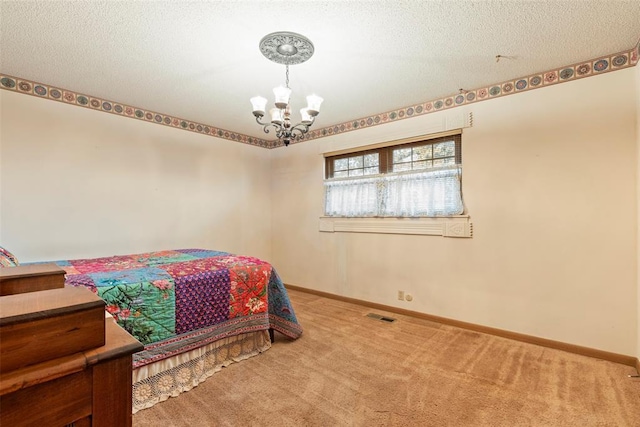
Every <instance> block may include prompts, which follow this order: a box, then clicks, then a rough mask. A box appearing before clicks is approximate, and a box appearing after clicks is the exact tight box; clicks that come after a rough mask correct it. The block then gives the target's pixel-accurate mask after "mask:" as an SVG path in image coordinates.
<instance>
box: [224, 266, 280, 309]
mask: <svg viewBox="0 0 640 427" xmlns="http://www.w3.org/2000/svg"><path fill="white" fill-rule="evenodd" d="M270 274H271V266H270V265H268V264H266V265H265V264H263V265H257V266H254V265H236V266H235V267H232V268H230V269H229V278H230V279H231V307H230V308H229V317H230V318H233V317H236V316H250V315H252V314H255V313H263V312H266V311H267V309H268V302H267V282H268V280H269V275H270Z"/></svg>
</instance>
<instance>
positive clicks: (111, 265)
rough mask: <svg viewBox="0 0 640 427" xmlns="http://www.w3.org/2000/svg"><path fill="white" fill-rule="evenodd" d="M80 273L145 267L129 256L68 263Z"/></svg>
mask: <svg viewBox="0 0 640 427" xmlns="http://www.w3.org/2000/svg"><path fill="white" fill-rule="evenodd" d="M69 262H70V263H71V265H73V266H74V267H75V268H76V270H78V271H79V272H80V273H98V272H103V271H118V270H125V269H129V268H141V267H146V266H145V265H144V264H143V263H141V262H138V261H136V260H135V258H134V257H130V256H114V257H108V258H96V259H79V260H73V261H69Z"/></svg>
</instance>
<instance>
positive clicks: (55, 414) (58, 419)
mask: <svg viewBox="0 0 640 427" xmlns="http://www.w3.org/2000/svg"><path fill="white" fill-rule="evenodd" d="M25 267H33V266H25ZM47 268H49V269H50V270H51V275H50V276H51V277H50V279H51V280H50V281H48V280H47V278H46V277H47V274H46V273H43V271H44V270H46V269H47ZM13 269H18V270H14V271H8V272H4V276H2V275H0V290H1V289H3V288H4V285H6V284H7V283H9V285H10V286H15V285H16V283H19V284H20V285H19V287H18V288H19V290H20V291H21V292H25V291H28V290H29V286H28V283H29V281H30V280H33V281H34V283H36V286H35V288H36V289H38V290H37V291H35V292H26V293H19V294H13V295H7V294H6V293H5V294H4V295H5V296H1V297H0V426H12V427H14V426H39V427H40V426H52V427H55V426H60V427H63V426H68V425H72V426H75V427H83V426H105V427H106V426H109V427H126V426H131V421H132V416H131V405H132V403H131V402H132V395H131V389H132V382H131V381H132V380H131V373H132V355H133V353H135V352H137V351H140V350H142V349H143V346H142V344H140V343H139V342H138V341H137V340H136V339H135V338H133V337H132V336H131V335H129V334H128V333H127V332H126V331H125V330H124V329H122V328H121V327H120V326H118V325H117V323H116V322H115V321H114V320H113V318H111V317H106V318H105V314H104V302H103V301H102V300H101V299H100V298H98V297H97V296H96V295H94V294H93V293H92V292H91V291H89V290H88V289H85V288H73V287H64V286H62V287H61V285H60V280H59V278H60V277H61V276H60V272H59V270H60V269H58V268H57V267H56V266H51V265H50V266H48V267H41V266H40V267H38V268H36V269H35V270H37V272H36V275H33V276H31V277H32V279H29V278H28V277H29V274H32V273H33V268H28V269H24V268H22V267H10V268H6V269H0V273H2V271H3V270H13ZM20 269H22V271H20ZM18 273H23V275H22V276H23V277H17V276H20V274H18ZM7 276H10V277H11V278H10V280H9V281H5V280H4V279H3V277H4V278H6V277H7ZM62 277H63V276H62ZM47 283H48V284H49V285H50V289H47V286H48V285H47ZM5 290H6V288H5Z"/></svg>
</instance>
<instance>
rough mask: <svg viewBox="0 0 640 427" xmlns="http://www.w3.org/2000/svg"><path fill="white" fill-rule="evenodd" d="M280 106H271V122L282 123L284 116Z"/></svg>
mask: <svg viewBox="0 0 640 427" xmlns="http://www.w3.org/2000/svg"><path fill="white" fill-rule="evenodd" d="M283 111H284V110H281V109H280V108H272V109H271V110H269V114H271V123H273V124H278V125H281V124H282V123H284V117H283V115H282V112H283Z"/></svg>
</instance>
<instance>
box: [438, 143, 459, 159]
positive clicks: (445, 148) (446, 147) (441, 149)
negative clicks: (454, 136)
mask: <svg viewBox="0 0 640 427" xmlns="http://www.w3.org/2000/svg"><path fill="white" fill-rule="evenodd" d="M455 155H456V143H455V142H454V141H447V142H440V143H438V144H433V157H448V156H455Z"/></svg>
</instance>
